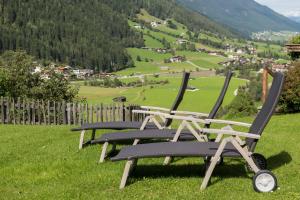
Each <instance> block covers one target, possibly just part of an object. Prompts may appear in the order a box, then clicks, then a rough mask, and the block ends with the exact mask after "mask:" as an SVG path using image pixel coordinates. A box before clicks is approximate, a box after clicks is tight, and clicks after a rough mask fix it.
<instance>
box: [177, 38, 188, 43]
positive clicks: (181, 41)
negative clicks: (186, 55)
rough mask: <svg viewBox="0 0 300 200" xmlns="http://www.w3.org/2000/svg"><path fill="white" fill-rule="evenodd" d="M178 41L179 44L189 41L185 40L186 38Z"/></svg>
mask: <svg viewBox="0 0 300 200" xmlns="http://www.w3.org/2000/svg"><path fill="white" fill-rule="evenodd" d="M176 42H177V44H186V43H188V41H187V40H184V39H178V40H177V41H176Z"/></svg>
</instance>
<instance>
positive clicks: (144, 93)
mask: <svg viewBox="0 0 300 200" xmlns="http://www.w3.org/2000/svg"><path fill="white" fill-rule="evenodd" d="M148 79H151V78H148ZM159 79H163V80H165V79H168V80H169V84H166V85H155V86H154V87H153V88H152V89H151V88H150V86H146V87H139V88H100V87H89V86H81V88H80V96H81V97H86V98H87V100H88V102H89V103H94V104H96V103H111V102H112V99H113V98H114V97H117V96H126V97H127V100H128V102H129V103H134V104H140V105H152V106H163V107H170V106H171V104H172V103H173V100H174V99H175V96H176V95H177V92H178V88H179V86H180V82H181V77H180V76H178V75H177V77H168V76H166V77H164V76H161V77H160V78H159ZM223 82H224V77H207V78H205V77H203V78H196V79H194V80H190V82H189V85H191V86H195V87H196V88H198V89H199V90H198V91H195V92H190V91H187V92H186V94H185V98H184V100H183V102H182V104H181V106H180V107H179V109H182V110H190V111H199V112H208V111H209V110H210V109H211V107H212V106H213V104H214V102H215V101H216V99H217V97H218V95H219V92H220V90H221V88H222V85H223ZM244 84H245V81H244V80H240V79H235V78H234V79H232V81H231V83H230V87H229V89H228V93H227V95H226V97H225V100H224V105H226V104H228V103H230V102H231V101H232V99H233V98H234V95H233V93H234V91H235V90H236V89H237V88H238V87H239V86H240V85H244ZM158 97H159V98H158ZM191 102H192V103H191Z"/></svg>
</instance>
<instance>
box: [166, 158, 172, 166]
mask: <svg viewBox="0 0 300 200" xmlns="http://www.w3.org/2000/svg"><path fill="white" fill-rule="evenodd" d="M171 161H172V157H171V156H167V157H166V158H165V160H164V165H169V164H170V163H171Z"/></svg>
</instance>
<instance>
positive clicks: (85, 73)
mask: <svg viewBox="0 0 300 200" xmlns="http://www.w3.org/2000/svg"><path fill="white" fill-rule="evenodd" d="M73 73H74V74H75V75H76V77H77V78H78V79H86V78H88V77H91V76H92V75H93V74H94V71H93V70H91V69H74V70H73Z"/></svg>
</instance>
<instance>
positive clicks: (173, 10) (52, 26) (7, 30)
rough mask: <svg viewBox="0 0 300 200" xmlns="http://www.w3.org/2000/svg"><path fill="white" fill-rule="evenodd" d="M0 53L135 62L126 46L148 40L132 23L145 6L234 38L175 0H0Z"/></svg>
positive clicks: (98, 66)
mask: <svg viewBox="0 0 300 200" xmlns="http://www.w3.org/2000/svg"><path fill="white" fill-rule="evenodd" d="M0 7H1V9H0V10H1V12H0V19H1V20H0V52H3V51H5V50H16V49H24V50H26V51H27V52H28V53H29V54H31V55H33V56H35V57H36V58H38V59H42V60H48V61H55V62H58V63H66V64H69V65H71V66H79V67H81V68H90V69H94V70H96V71H118V70H121V69H124V68H127V67H131V66H133V62H132V60H131V58H130V56H129V55H128V53H127V51H126V49H125V48H128V47H141V46H143V45H144V41H143V38H142V35H141V34H140V33H137V32H136V31H134V29H132V28H130V26H129V24H128V18H130V19H134V18H136V15H137V14H138V13H140V10H141V9H142V8H144V9H146V10H147V11H148V12H149V13H151V14H152V15H154V16H156V17H159V18H162V19H165V18H174V19H176V20H177V21H179V22H181V23H183V24H185V25H186V26H187V27H188V29H190V30H192V31H198V32H201V31H207V32H211V33H213V34H214V35H218V36H220V37H221V36H226V37H233V36H235V35H234V34H233V33H231V31H229V30H228V29H226V28H224V27H223V26H221V25H219V24H217V23H215V22H213V21H211V20H209V19H208V18H207V17H204V16H202V15H200V14H198V13H196V12H193V11H189V10H187V9H185V8H183V7H180V6H178V5H177V4H176V3H175V1H174V0H172V1H168V0H162V1H158V0H139V1H137V0H126V1H118V0H93V1H91V2H90V1H69V0H53V1H45V0H27V1H21V0H18V1H17V0H16V1H7V0H3V1H1V2H0Z"/></svg>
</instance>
